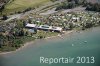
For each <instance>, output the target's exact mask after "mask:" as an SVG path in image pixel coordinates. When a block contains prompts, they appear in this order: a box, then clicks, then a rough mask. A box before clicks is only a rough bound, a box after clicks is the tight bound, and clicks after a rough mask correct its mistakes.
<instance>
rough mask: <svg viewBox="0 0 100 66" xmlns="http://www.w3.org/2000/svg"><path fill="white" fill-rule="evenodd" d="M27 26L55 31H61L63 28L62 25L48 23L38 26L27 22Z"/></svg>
mask: <svg viewBox="0 0 100 66" xmlns="http://www.w3.org/2000/svg"><path fill="white" fill-rule="evenodd" d="M26 28H29V29H38V30H44V31H54V32H61V31H62V30H63V29H62V28H61V27H55V26H48V25H40V26H37V25H36V24H27V25H26Z"/></svg>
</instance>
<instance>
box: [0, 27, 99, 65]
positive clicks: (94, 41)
mask: <svg viewBox="0 0 100 66" xmlns="http://www.w3.org/2000/svg"><path fill="white" fill-rule="evenodd" d="M41 56H42V57H48V58H60V57H74V58H75V59H76V57H78V56H80V57H83V56H84V57H94V60H95V62H94V63H80V64H78V63H75V62H76V60H77V59H76V60H75V62H74V63H67V64H64V63H58V64H55V63H54V64H44V63H42V64H41V63H40V57H41ZM89 60H90V61H91V58H89ZM0 66H100V27H96V28H91V29H89V30H86V31H82V32H81V33H72V34H70V35H69V36H64V38H63V39H61V38H56V39H55V38H53V39H49V40H37V41H36V42H35V43H34V44H32V45H29V46H28V47H25V48H24V49H22V50H20V51H17V52H14V53H10V54H6V55H1V56H0Z"/></svg>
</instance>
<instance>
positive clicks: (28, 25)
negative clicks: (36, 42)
mask: <svg viewBox="0 0 100 66" xmlns="http://www.w3.org/2000/svg"><path fill="white" fill-rule="evenodd" d="M36 26H37V25H36V24H29V23H28V24H26V26H25V27H26V28H30V29H31V28H36Z"/></svg>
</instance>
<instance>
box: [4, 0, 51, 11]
mask: <svg viewBox="0 0 100 66" xmlns="http://www.w3.org/2000/svg"><path fill="white" fill-rule="evenodd" d="M49 1H50V0H11V1H10V2H9V3H8V4H7V5H6V6H5V10H4V11H3V13H9V12H15V11H22V10H24V9H26V8H29V7H37V6H40V5H42V4H44V3H46V2H49Z"/></svg>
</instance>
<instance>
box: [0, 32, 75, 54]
mask: <svg viewBox="0 0 100 66" xmlns="http://www.w3.org/2000/svg"><path fill="white" fill-rule="evenodd" d="M73 32H76V31H75V30H71V31H64V34H62V35H61V34H58V35H57V36H51V37H46V38H44V39H45V40H48V39H51V38H56V37H58V38H61V39H64V38H63V35H64V36H65V35H66V36H67V35H69V34H71V33H73ZM36 40H39V39H36ZM36 40H34V41H31V42H27V43H25V44H24V45H23V46H21V47H20V48H18V49H16V50H15V51H10V52H1V53H0V55H4V54H8V53H14V52H17V51H20V50H21V49H23V48H25V47H27V46H28V45H31V44H34V42H35V41H36ZM40 40H41V39H40ZM45 40H44V41H45Z"/></svg>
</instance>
